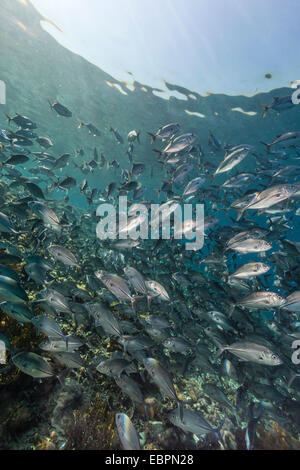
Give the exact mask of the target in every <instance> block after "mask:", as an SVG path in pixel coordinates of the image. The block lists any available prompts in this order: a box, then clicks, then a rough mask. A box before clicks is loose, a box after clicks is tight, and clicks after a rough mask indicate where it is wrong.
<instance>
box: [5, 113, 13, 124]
mask: <svg viewBox="0 0 300 470" xmlns="http://www.w3.org/2000/svg"><path fill="white" fill-rule="evenodd" d="M4 114H5V116H6V118H7V120H8V124H10V121H11V120H12V118H11V117H9V115H8V114H6V113H4Z"/></svg>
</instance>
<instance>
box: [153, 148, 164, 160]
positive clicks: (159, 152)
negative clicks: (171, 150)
mask: <svg viewBox="0 0 300 470" xmlns="http://www.w3.org/2000/svg"><path fill="white" fill-rule="evenodd" d="M152 152H156V153H158V158H161V156H162V154H163V152H161V151H160V150H157V149H152ZM158 161H159V160H158Z"/></svg>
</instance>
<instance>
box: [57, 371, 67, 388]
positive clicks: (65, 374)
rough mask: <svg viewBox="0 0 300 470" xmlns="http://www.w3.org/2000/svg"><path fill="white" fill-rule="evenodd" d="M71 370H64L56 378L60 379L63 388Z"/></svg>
mask: <svg viewBox="0 0 300 470" xmlns="http://www.w3.org/2000/svg"><path fill="white" fill-rule="evenodd" d="M69 370H70V369H69V368H68V367H67V368H66V369H64V370H62V371H61V372H60V373H59V374H58V375H57V376H56V377H57V379H58V381H59V383H60V385H61V386H62V387H64V386H65V381H64V379H65V378H66V377H67V375H68V373H69Z"/></svg>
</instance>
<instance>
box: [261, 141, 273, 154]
mask: <svg viewBox="0 0 300 470" xmlns="http://www.w3.org/2000/svg"><path fill="white" fill-rule="evenodd" d="M260 143H261V144H263V145H265V146H266V147H267V152H268V153H270V147H271V144H266V142H263V141H262V140H261V141H260Z"/></svg>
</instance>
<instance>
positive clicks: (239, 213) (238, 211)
mask: <svg viewBox="0 0 300 470" xmlns="http://www.w3.org/2000/svg"><path fill="white" fill-rule="evenodd" d="M244 212H245V209H237V213H238V215H237V218H236V221H237V222H238V221H239V220H240V218H241V217H242V215H243V213H244Z"/></svg>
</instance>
